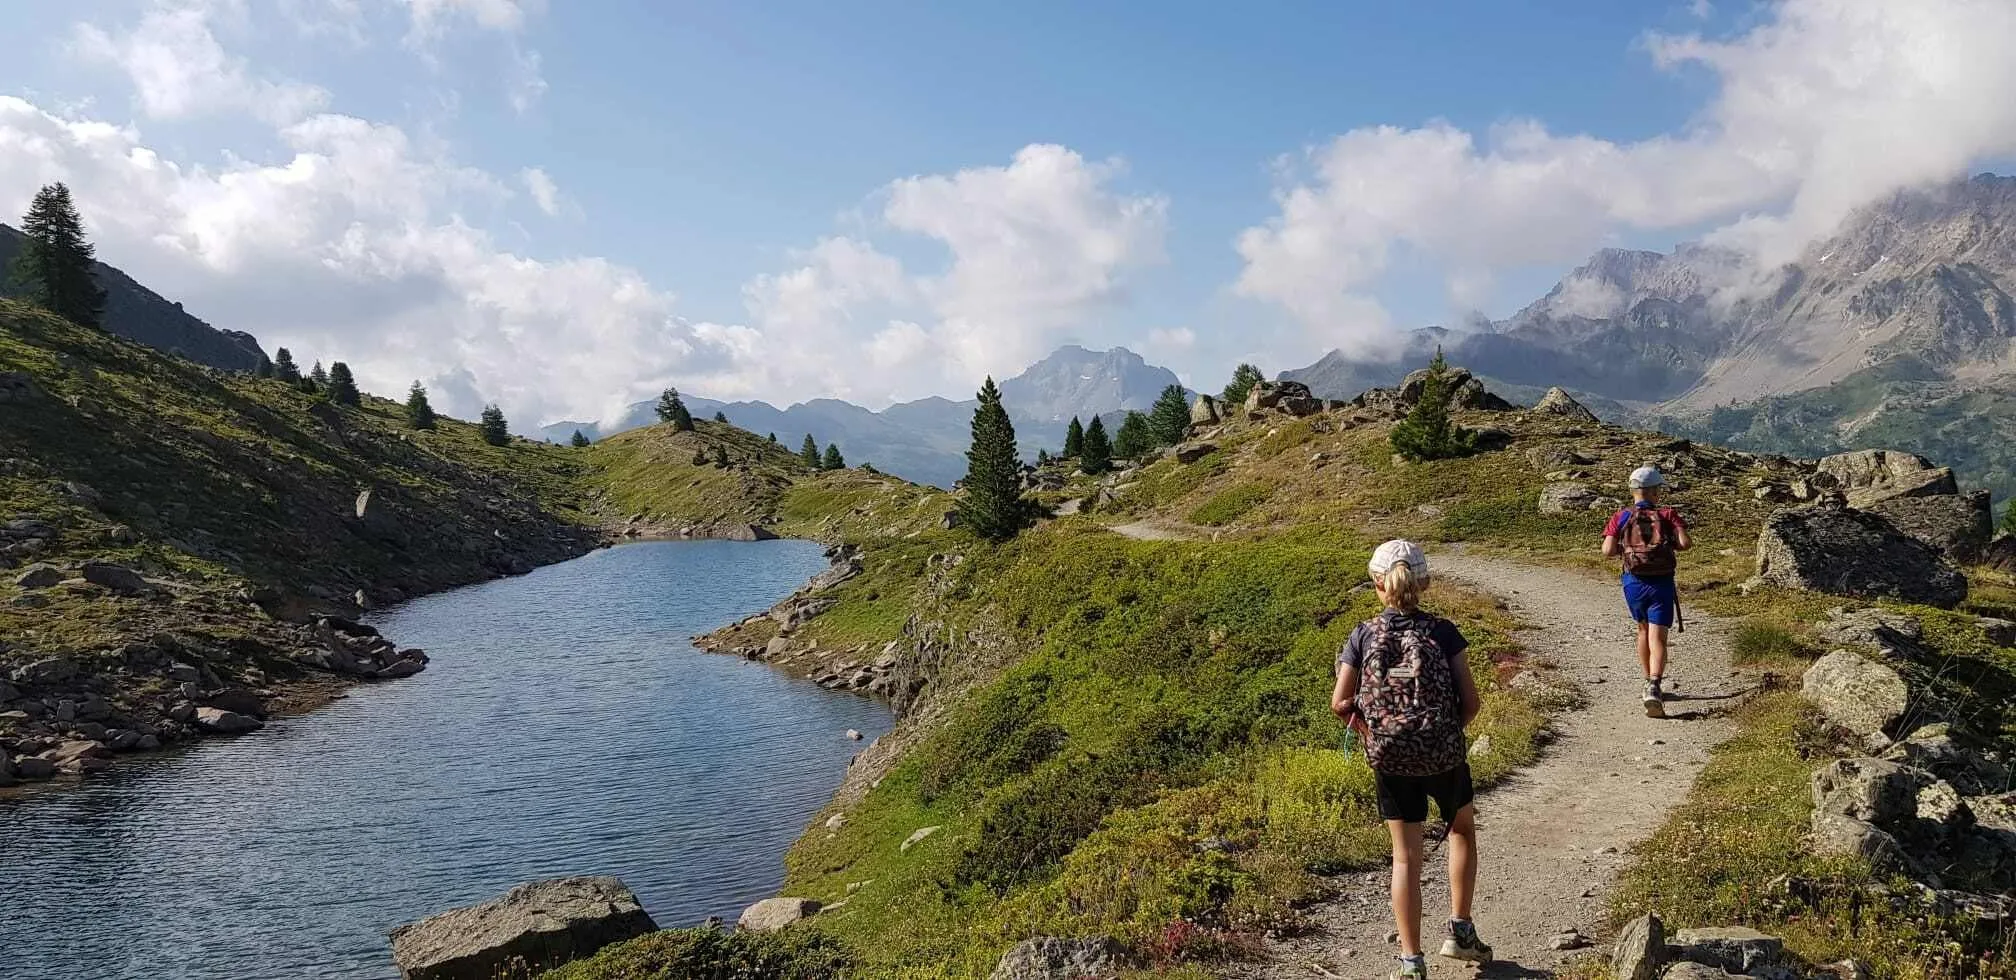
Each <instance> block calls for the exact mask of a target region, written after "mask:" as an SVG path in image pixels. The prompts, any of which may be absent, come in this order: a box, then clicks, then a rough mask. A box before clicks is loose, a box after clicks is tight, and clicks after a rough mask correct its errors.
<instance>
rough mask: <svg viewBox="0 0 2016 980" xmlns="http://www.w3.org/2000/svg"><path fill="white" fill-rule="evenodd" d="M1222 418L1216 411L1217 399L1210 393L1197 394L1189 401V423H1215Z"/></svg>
mask: <svg viewBox="0 0 2016 980" xmlns="http://www.w3.org/2000/svg"><path fill="white" fill-rule="evenodd" d="M1223 418H1224V416H1222V415H1220V414H1219V412H1218V399H1216V398H1213V397H1211V396H1210V395H1198V396H1197V400H1196V401H1194V402H1191V403H1190V424H1191V425H1217V424H1218V423H1219V422H1220V421H1222V420H1223Z"/></svg>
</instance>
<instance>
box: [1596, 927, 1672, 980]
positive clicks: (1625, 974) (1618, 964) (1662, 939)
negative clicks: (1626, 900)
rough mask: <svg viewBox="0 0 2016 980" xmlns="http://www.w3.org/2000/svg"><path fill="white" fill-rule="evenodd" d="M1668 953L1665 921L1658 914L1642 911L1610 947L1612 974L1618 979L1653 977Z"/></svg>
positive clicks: (1645, 979)
mask: <svg viewBox="0 0 2016 980" xmlns="http://www.w3.org/2000/svg"><path fill="white" fill-rule="evenodd" d="M1666 957H1667V949H1666V924H1665V923H1663V922H1660V921H1659V917H1658V916H1656V915H1641V916H1639V917H1638V918H1636V919H1632V920H1631V921H1630V922H1629V923H1627V924H1626V925H1625V926H1624V928H1623V930H1622V931H1620V932H1619V933H1618V934H1617V944H1616V946H1615V947H1613V948H1612V949H1611V951H1610V975H1611V976H1613V977H1615V978H1616V980H1653V978H1654V977H1657V976H1658V975H1659V966H1660V964H1662V963H1664V962H1665V960H1666Z"/></svg>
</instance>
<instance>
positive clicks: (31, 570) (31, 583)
mask: <svg viewBox="0 0 2016 980" xmlns="http://www.w3.org/2000/svg"><path fill="white" fill-rule="evenodd" d="M62 582H63V573H62V572H61V571H60V570H58V569H57V568H56V566H54V565H48V564H42V563H37V564H34V565H30V566H28V567H27V568H26V569H25V570H23V571H22V572H21V574H20V575H17V576H15V577H14V584H15V585H18V586H20V587H21V588H24V589H46V588H49V587H50V586H54V585H60V584H62Z"/></svg>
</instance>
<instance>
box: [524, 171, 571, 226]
mask: <svg viewBox="0 0 2016 980" xmlns="http://www.w3.org/2000/svg"><path fill="white" fill-rule="evenodd" d="M518 179H519V180H520V181H523V182H524V184H525V192H526V193H528V194H530V195H532V203H534V204H536V205H538V206H539V210H541V211H544V212H545V213H546V216H547V217H549V218H552V217H558V216H559V214H560V206H561V201H560V187H559V185H557V184H555V183H553V178H552V177H550V176H548V175H547V174H546V171H544V170H541V169H539V168H538V167H527V168H525V169H524V170H521V171H519V172H518Z"/></svg>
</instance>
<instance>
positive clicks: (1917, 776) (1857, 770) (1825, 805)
mask: <svg viewBox="0 0 2016 980" xmlns="http://www.w3.org/2000/svg"><path fill="white" fill-rule="evenodd" d="M1934 778H1935V777H1933V775H1932V774H1931V773H1929V772H1926V771H1925V770H1923V769H1913V768H1911V767H1910V766H1900V765H1898V764H1897V763H1894V762H1886V761H1884V760H1882V759H1836V760H1834V761H1833V762H1830V763H1828V764H1827V765H1825V766H1822V767H1821V768H1820V769H1818V770H1816V771H1814V773H1813V779H1812V785H1813V809H1814V810H1815V811H1816V812H1820V813H1838V814H1840V815H1842V816H1847V817H1853V818H1855V819H1857V820H1863V821H1867V822H1869V823H1877V824H1881V823H1889V822H1891V821H1895V820H1899V819H1903V818H1907V817H1910V816H1913V815H1914V814H1916V813H1917V810H1918V791H1919V790H1920V789H1922V788H1924V787H1925V786H1927V785H1929V784H1931V783H1932V782H1933V781H1934Z"/></svg>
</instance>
